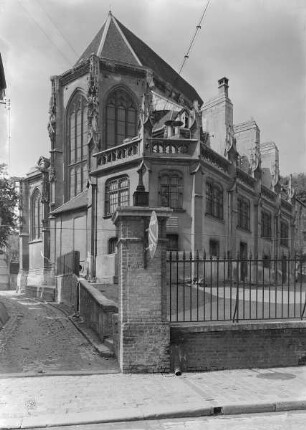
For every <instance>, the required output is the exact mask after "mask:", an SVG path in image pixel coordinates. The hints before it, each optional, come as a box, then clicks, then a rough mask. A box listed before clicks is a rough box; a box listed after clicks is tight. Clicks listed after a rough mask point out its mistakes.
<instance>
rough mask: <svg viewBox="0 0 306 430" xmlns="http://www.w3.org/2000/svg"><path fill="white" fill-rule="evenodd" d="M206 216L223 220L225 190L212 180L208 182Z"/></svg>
mask: <svg viewBox="0 0 306 430" xmlns="http://www.w3.org/2000/svg"><path fill="white" fill-rule="evenodd" d="M206 214H207V215H211V216H213V217H215V218H218V219H223V188H222V187H221V185H219V184H216V183H215V182H213V181H211V180H208V181H207V182H206Z"/></svg>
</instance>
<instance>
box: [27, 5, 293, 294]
mask: <svg viewBox="0 0 306 430" xmlns="http://www.w3.org/2000/svg"><path fill="white" fill-rule="evenodd" d="M216 93H217V94H216V97H214V98H213V99H212V100H204V101H203V100H202V98H201V96H200V95H199V94H198V92H197V91H196V90H195V89H194V88H193V87H192V86H191V85H190V84H189V83H188V82H186V81H185V80H184V79H183V78H182V77H181V76H180V75H179V74H178V73H177V72H175V71H174V69H173V68H172V67H171V66H170V65H169V64H167V63H166V62H165V61H164V60H163V59H162V58H160V57H159V56H158V55H157V54H156V53H155V52H154V51H153V50H152V49H151V48H150V47H149V46H148V45H146V44H145V43H144V42H143V41H142V40H141V39H139V38H138V37H137V36H136V35H134V34H133V33H132V32H131V31H130V30H129V29H127V28H126V27H125V26H124V25H123V24H122V23H121V22H120V21H119V20H117V19H116V18H115V17H114V16H113V15H112V14H111V13H109V15H108V17H107V19H106V21H105V23H104V24H103V26H102V28H101V29H100V30H99V31H98V33H97V35H96V36H95V37H94V39H93V40H92V42H91V43H90V44H89V45H88V47H87V49H86V50H85V51H84V52H83V54H82V55H81V57H80V58H79V60H78V61H77V62H76V64H75V65H74V67H73V68H72V69H70V70H68V71H66V72H64V73H63V74H62V75H60V76H52V78H51V100H50V112H49V115H50V116H49V124H48V131H49V136H50V157H48V158H46V157H40V159H39V160H38V163H37V166H36V167H35V168H33V169H32V170H31V171H30V172H29V173H28V174H27V176H26V177H25V178H24V179H23V181H22V183H21V189H22V216H23V224H22V226H21V231H20V253H21V254H20V261H21V268H20V273H19V283H20V286H21V287H22V286H24V285H40V284H42V283H43V284H48V285H53V284H54V277H55V275H56V274H57V273H59V267H58V261H59V259H60V258H62V257H63V256H64V255H67V254H69V253H71V252H72V251H78V252H79V253H80V266H81V274H82V275H83V276H86V277H87V279H89V280H94V281H96V282H100V283H113V282H116V280H117V254H116V243H117V232H116V227H115V225H114V224H113V222H112V216H113V214H114V213H115V211H116V208H117V207H118V206H133V205H137V206H141V205H143V206H149V207H151V208H157V207H170V208H171V209H172V210H173V213H172V216H171V217H170V219H169V220H168V223H167V238H168V248H169V249H171V250H179V251H181V250H186V251H196V250H201V251H203V250H205V251H206V253H207V255H211V256H213V257H215V256H222V257H223V256H230V255H232V256H234V255H235V256H236V255H237V253H238V254H239V255H241V256H242V257H247V256H249V255H250V254H252V255H253V256H256V255H258V256H260V258H261V257H262V256H263V257H264V258H266V259H267V260H268V259H270V258H272V257H274V256H286V255H288V254H289V252H290V251H293V248H294V210H293V199H294V196H293V191H292V188H290V187H288V189H286V190H284V189H282V187H281V186H280V181H279V180H280V177H279V151H278V149H277V146H276V144H275V143H274V142H267V143H261V141H260V129H259V127H258V125H257V124H256V122H255V121H254V120H249V121H246V122H243V123H240V124H234V122H233V104H232V102H231V100H230V98H229V81H228V79H227V78H226V77H223V78H221V79H219V81H218V82H216Z"/></svg>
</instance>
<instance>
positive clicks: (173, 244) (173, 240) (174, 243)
mask: <svg viewBox="0 0 306 430" xmlns="http://www.w3.org/2000/svg"><path fill="white" fill-rule="evenodd" d="M167 239H168V251H178V235H177V234H167Z"/></svg>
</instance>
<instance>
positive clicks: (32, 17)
mask: <svg viewBox="0 0 306 430" xmlns="http://www.w3.org/2000/svg"><path fill="white" fill-rule="evenodd" d="M18 2H19V4H20V5H21V6H22V8H23V10H24V11H25V13H26V15H27V16H28V17H29V18H30V19H31V20H32V21H34V23H35V24H36V25H37V26H38V27H39V29H40V31H41V32H42V33H43V34H44V35H45V36H46V38H47V39H48V40H49V42H51V43H52V45H53V46H54V47H55V48H56V50H57V51H58V52H59V53H60V54H61V56H62V57H63V58H64V59H65V61H66V62H67V63H68V64H69V65H70V66H71V65H72V62H71V61H70V60H69V59H68V57H66V55H65V54H64V53H63V52H62V51H61V49H60V48H59V47H58V46H57V45H56V44H55V43H54V41H53V40H52V39H51V38H50V37H49V35H48V33H47V32H46V31H45V30H44V29H43V27H42V26H41V25H40V24H39V22H38V21H37V20H36V19H35V18H34V16H33V15H32V14H31V13H30V12H29V11H28V9H27V8H26V7H25V6H24V5H23V4H22V1H21V0H18Z"/></svg>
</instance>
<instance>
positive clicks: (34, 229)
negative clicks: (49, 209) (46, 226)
mask: <svg viewBox="0 0 306 430" xmlns="http://www.w3.org/2000/svg"><path fill="white" fill-rule="evenodd" d="M42 215H43V213H42V203H41V194H40V191H39V190H38V188H36V189H35V190H34V191H33V194H32V197H31V240H36V239H40V237H41V221H42Z"/></svg>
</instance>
